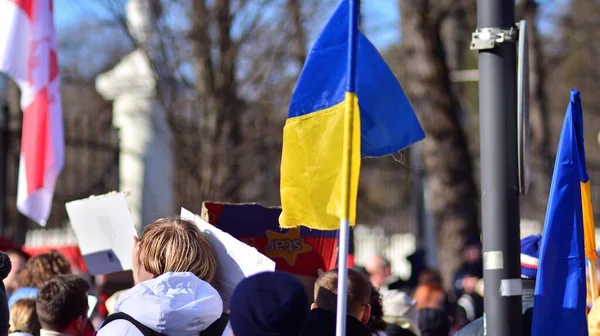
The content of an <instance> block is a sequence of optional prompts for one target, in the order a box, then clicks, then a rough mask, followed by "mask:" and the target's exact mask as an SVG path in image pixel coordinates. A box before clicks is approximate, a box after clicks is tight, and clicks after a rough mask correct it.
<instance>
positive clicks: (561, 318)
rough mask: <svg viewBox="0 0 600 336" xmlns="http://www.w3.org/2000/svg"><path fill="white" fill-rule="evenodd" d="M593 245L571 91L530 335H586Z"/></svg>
mask: <svg viewBox="0 0 600 336" xmlns="http://www.w3.org/2000/svg"><path fill="white" fill-rule="evenodd" d="M595 246H596V241H595V235H594V221H593V212H592V206H591V198H590V181H589V177H588V174H587V169H586V164H585V149H584V144H583V115H582V108H581V99H580V96H579V91H577V90H571V100H570V102H569V106H568V108H567V113H566V116H565V120H564V123H563V128H562V133H561V136H560V142H559V144H558V152H557V154H556V162H555V164H554V174H553V176H552V185H551V187H550V196H549V197H548V208H547V210H546V221H545V225H544V232H543V234H542V244H541V248H540V260H539V266H538V273H537V279H536V288H535V298H534V304H533V306H534V309H533V325H532V333H531V334H532V335H533V336H542V335H544V336H545V335H573V336H581V335H587V334H588V328H587V322H586V280H585V276H586V274H585V257H586V256H588V258H590V261H591V262H596V259H597V258H596V248H595Z"/></svg>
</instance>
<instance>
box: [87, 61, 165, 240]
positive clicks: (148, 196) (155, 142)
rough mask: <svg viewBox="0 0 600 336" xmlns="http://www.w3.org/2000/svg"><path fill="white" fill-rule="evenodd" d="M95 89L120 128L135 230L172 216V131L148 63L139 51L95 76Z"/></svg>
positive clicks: (122, 164)
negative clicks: (159, 99)
mask: <svg viewBox="0 0 600 336" xmlns="http://www.w3.org/2000/svg"><path fill="white" fill-rule="evenodd" d="M96 89H97V90H98V92H99V93H100V94H101V95H102V96H103V97H104V98H105V99H107V100H112V101H113V102H114V103H113V124H114V125H115V127H117V128H119V130H120V149H121V155H120V167H119V173H120V186H121V191H124V192H128V193H129V196H128V198H127V201H128V203H129V206H130V208H131V211H132V214H133V217H134V219H135V221H136V225H137V227H138V229H139V230H141V229H142V228H143V227H145V226H146V225H148V224H149V223H151V222H152V221H154V220H155V219H157V218H159V217H163V216H171V215H173V206H174V202H173V183H172V162H173V158H172V148H171V131H170V127H169V124H168V122H167V117H166V113H165V110H164V108H163V107H162V105H161V104H160V102H159V101H158V99H157V97H156V95H157V92H156V81H155V76H154V73H153V72H152V68H151V67H150V62H149V61H148V59H147V57H146V55H145V54H144V52H143V51H141V50H135V51H133V52H132V53H130V54H129V55H127V56H125V57H124V58H123V60H122V61H121V62H120V63H119V64H118V65H117V66H115V67H114V68H113V69H111V70H109V71H108V72H106V73H103V74H101V75H99V76H98V77H97V78H96Z"/></svg>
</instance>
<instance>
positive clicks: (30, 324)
mask: <svg viewBox="0 0 600 336" xmlns="http://www.w3.org/2000/svg"><path fill="white" fill-rule="evenodd" d="M40 329H41V326H40V321H39V320H38V315H37V312H36V310H35V299H21V300H18V301H17V302H15V304H14V305H13V307H12V308H11V310H10V329H9V333H10V334H9V335H12V336H30V335H31V336H39V335H40Z"/></svg>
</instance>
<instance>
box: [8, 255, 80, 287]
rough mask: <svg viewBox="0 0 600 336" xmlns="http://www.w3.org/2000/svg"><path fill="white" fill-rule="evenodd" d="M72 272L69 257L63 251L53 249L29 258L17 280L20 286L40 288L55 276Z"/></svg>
mask: <svg viewBox="0 0 600 336" xmlns="http://www.w3.org/2000/svg"><path fill="white" fill-rule="evenodd" d="M70 273H71V264H70V263H69V261H68V260H67V258H65V256H64V255H63V254H62V253H60V252H58V251H56V250H51V251H49V252H47V253H42V254H39V255H37V256H35V257H33V258H31V259H29V260H28V261H27V264H25V268H23V270H22V271H21V273H19V275H18V279H17V282H18V283H19V287H36V288H40V287H42V286H43V285H44V283H45V282H46V281H48V280H50V279H52V278H54V277H55V276H57V275H62V274H70Z"/></svg>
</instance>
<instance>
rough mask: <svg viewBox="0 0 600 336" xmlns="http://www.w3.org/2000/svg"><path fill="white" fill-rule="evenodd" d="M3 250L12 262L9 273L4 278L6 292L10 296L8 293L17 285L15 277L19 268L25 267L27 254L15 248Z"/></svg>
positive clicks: (27, 258) (15, 288)
mask: <svg viewBox="0 0 600 336" xmlns="http://www.w3.org/2000/svg"><path fill="white" fill-rule="evenodd" d="M5 252H6V254H7V255H8V256H9V257H10V262H11V264H12V270H11V271H10V274H8V276H7V277H6V279H4V287H5V288H6V293H7V294H8V296H9V297H10V295H12V293H13V292H14V291H15V290H17V288H18V287H19V284H18V282H17V277H18V275H19V273H20V272H21V270H22V269H23V268H25V265H26V264H27V260H29V255H27V253H25V252H23V251H22V250H21V249H17V248H11V249H8V250H6V251H5Z"/></svg>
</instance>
